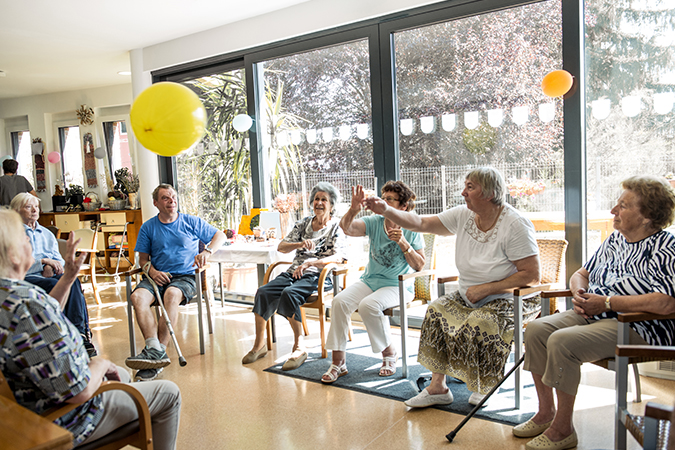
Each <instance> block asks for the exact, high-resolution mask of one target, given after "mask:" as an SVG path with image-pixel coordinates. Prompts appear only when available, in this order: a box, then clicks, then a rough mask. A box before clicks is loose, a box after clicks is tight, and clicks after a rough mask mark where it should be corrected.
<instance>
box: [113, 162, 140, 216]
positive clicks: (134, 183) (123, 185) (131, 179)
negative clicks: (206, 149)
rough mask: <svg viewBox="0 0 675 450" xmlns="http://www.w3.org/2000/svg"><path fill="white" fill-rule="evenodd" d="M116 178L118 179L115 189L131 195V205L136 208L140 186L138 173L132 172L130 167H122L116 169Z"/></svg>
mask: <svg viewBox="0 0 675 450" xmlns="http://www.w3.org/2000/svg"><path fill="white" fill-rule="evenodd" d="M115 180H117V183H116V184H115V189H116V190H119V191H121V192H124V193H125V194H127V195H128V196H129V205H130V206H131V208H132V209H136V208H137V207H138V206H137V205H136V200H137V194H138V189H139V188H140V180H139V179H138V175H136V174H132V173H131V172H129V169H127V168H126V167H122V168H121V169H119V170H116V171H115Z"/></svg>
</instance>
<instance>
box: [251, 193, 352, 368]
mask: <svg viewBox="0 0 675 450" xmlns="http://www.w3.org/2000/svg"><path fill="white" fill-rule="evenodd" d="M339 198H340V193H339V191H338V190H337V189H336V188H335V187H334V186H333V185H332V184H330V183H325V182H321V183H318V184H317V185H316V186H314V188H313V189H312V192H311V194H310V199H311V204H312V208H313V212H314V214H313V215H311V216H308V217H305V218H304V219H301V220H299V221H298V222H296V224H295V226H294V227H293V230H292V231H291V232H290V233H289V234H288V236H286V238H284V240H282V241H281V242H280V243H279V248H278V250H279V252H281V253H290V252H292V251H294V250H295V258H294V259H293V264H292V265H291V267H290V268H289V269H288V270H287V271H286V272H284V273H282V274H281V275H279V276H278V277H276V278H275V279H274V280H272V281H270V282H269V283H267V284H266V285H264V286H261V287H260V288H259V289H258V291H257V292H256V294H255V303H254V305H253V313H254V315H255V342H254V344H253V348H252V349H251V351H249V352H248V353H247V354H246V355H245V356H244V358H243V359H242V363H243V364H250V363H252V362H254V361H257V360H258V359H260V358H262V357H263V356H265V355H266V354H267V347H266V345H265V341H264V338H265V325H266V323H267V321H268V320H269V319H270V317H272V314H274V313H275V312H276V313H277V314H280V315H282V316H284V317H285V318H286V319H288V321H289V323H290V324H291V328H292V329H293V334H294V337H295V342H294V344H293V353H292V354H291V356H290V358H288V360H287V361H286V362H285V363H284V365H283V367H282V369H283V370H292V369H296V368H298V367H300V365H302V363H303V362H305V360H306V359H307V352H306V351H305V349H304V347H303V345H302V341H301V339H302V338H301V336H302V316H301V313H300V306H302V305H303V304H304V303H305V302H306V301H307V297H309V296H310V295H311V294H312V293H313V292H315V291H316V289H317V287H318V285H319V275H320V273H321V270H322V269H323V268H324V266H326V265H327V264H329V263H333V262H342V259H343V255H344V245H345V244H344V233H343V232H342V230H341V229H340V221H339V220H338V219H337V218H336V217H335V205H336V204H337V202H338V201H339ZM326 287H327V288H331V289H332V283H331V282H330V280H329V279H328V278H327V279H326Z"/></svg>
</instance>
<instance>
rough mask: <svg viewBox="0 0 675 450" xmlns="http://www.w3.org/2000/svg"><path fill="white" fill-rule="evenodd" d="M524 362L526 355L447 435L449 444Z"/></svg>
mask: <svg viewBox="0 0 675 450" xmlns="http://www.w3.org/2000/svg"><path fill="white" fill-rule="evenodd" d="M523 361H525V355H523V356H521V357H520V359H519V360H518V362H517V363H516V364H514V366H513V367H512V368H511V370H509V371H508V372H507V374H506V375H504V378H502V379H501V381H500V382H499V383H497V385H496V386H495V387H493V388H492V389H491V390H490V392H488V393H487V395H486V396H485V397H483V400H481V401H480V402H479V403H478V404H477V405H476V406H474V408H473V409H472V410H471V412H470V413H469V414H467V415H466V417H465V418H464V420H462V421H461V422H460V423H459V425H457V427H456V428H455V429H454V430H452V431H451V432H450V433H448V434H447V435H445V437H446V438H447V439H448V441H449V442H452V440H453V439H455V436H457V433H458V432H459V430H460V429H461V428H462V427H463V426H464V424H465V423H467V422H468V421H469V420H470V419H471V418H472V417H473V416H474V414H476V413H477V412H478V410H479V409H481V407H482V406H483V405H484V404H485V402H487V401H488V399H489V398H490V397H491V396H492V394H494V393H495V392H497V389H499V386H501V385H502V383H504V381H506V379H507V378H508V377H510V376H511V374H512V373H513V372H515V371H516V370H517V369H518V367H520V365H521V364H522V363H523Z"/></svg>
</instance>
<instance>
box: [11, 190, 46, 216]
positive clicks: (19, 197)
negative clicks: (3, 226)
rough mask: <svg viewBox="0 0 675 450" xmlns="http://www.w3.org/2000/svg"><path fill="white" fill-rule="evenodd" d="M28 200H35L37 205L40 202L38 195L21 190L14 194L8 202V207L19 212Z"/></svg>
mask: <svg viewBox="0 0 675 450" xmlns="http://www.w3.org/2000/svg"><path fill="white" fill-rule="evenodd" d="M30 200H37V202H38V205H39V204H40V197H36V196H34V195H33V194H29V193H28V192H22V193H20V194H16V195H15V196H14V198H13V199H12V201H11V202H10V204H9V207H10V208H12V209H13V210H14V211H16V212H20V211H21V210H22V209H23V207H24V206H26V203H28V202H29V201H30Z"/></svg>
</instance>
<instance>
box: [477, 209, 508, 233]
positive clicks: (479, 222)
mask: <svg viewBox="0 0 675 450" xmlns="http://www.w3.org/2000/svg"><path fill="white" fill-rule="evenodd" d="M503 210H504V207H503V206H501V207H500V208H499V211H498V212H497V216H496V217H495V220H494V221H493V222H492V225H490V226H489V227H488V228H486V229H485V230H484V229H483V227H482V226H481V221H480V216H479V215H478V214H476V226H477V227H478V229H479V230H480V231H482V232H483V233H487V232H488V231H490V230H491V229H492V228H493V227H494V226H495V225H496V224H497V220H499V216H501V215H502V211H503Z"/></svg>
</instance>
